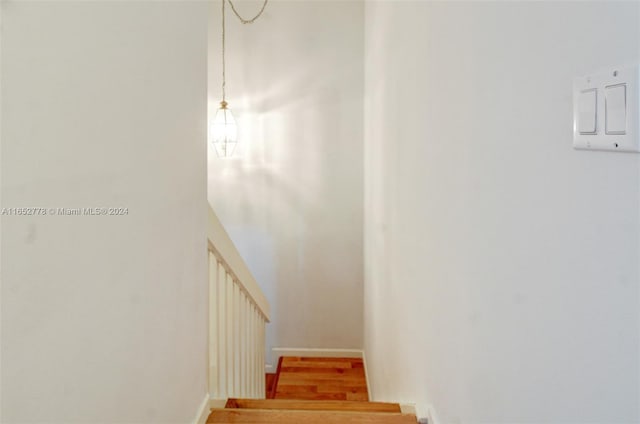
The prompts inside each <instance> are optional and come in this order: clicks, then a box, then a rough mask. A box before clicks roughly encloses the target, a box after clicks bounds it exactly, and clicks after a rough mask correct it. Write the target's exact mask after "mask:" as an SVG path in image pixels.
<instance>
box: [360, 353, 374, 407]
mask: <svg viewBox="0 0 640 424" xmlns="http://www.w3.org/2000/svg"><path fill="white" fill-rule="evenodd" d="M362 366H363V367H364V378H365V380H366V382H367V393H368V394H369V400H373V392H372V391H371V380H369V368H367V355H365V353H364V350H363V351H362Z"/></svg>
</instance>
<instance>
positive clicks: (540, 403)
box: [364, 1, 640, 424]
mask: <svg viewBox="0 0 640 424" xmlns="http://www.w3.org/2000/svg"><path fill="white" fill-rule="evenodd" d="M365 16H366V18H365V22H366V23H365V27H366V36H365V70H366V82H365V128H366V129H365V141H366V142H365V151H366V159H365V170H366V171H365V175H366V177H365V185H366V194H365V208H364V210H365V222H366V224H365V228H366V229H365V263H366V266H365V269H366V271H365V281H366V282H365V327H366V329H365V351H366V354H367V359H368V363H369V373H370V374H369V375H370V376H371V380H372V381H371V384H372V387H373V396H374V398H376V399H384V400H392V399H397V400H404V401H416V402H418V405H419V407H420V409H421V410H422V409H424V408H425V407H426V405H428V404H432V405H433V406H434V408H435V410H436V412H437V413H438V414H439V418H440V422H441V423H533V422H536V423H569V422H571V423H586V422H590V423H603V424H604V423H607V424H612V423H631V422H636V423H637V422H639V421H640V412H639V405H640V389H639V384H640V370H639V362H640V360H639V358H640V348H639V338H640V299H639V288H640V273H639V263H640V261H639V258H640V246H639V244H640V243H639V235H640V178H639V177H640V172H639V171H640V156H638V155H637V154H620V153H602V152H600V153H598V152H584V151H575V150H573V149H572V146H571V142H572V140H571V137H572V104H571V85H572V78H573V77H574V76H577V75H581V74H586V73H589V72H592V71H595V70H598V69H601V68H606V67H608V66H610V65H623V64H631V63H637V62H638V61H639V59H640V57H639V56H640V3H638V2H626V3H615V2H611V1H606V2H605V1H603V2H598V3H594V2H566V3H564V2H497V3H490V2H367V3H366V13H365Z"/></svg>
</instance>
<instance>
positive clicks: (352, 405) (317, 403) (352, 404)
mask: <svg viewBox="0 0 640 424" xmlns="http://www.w3.org/2000/svg"><path fill="white" fill-rule="evenodd" d="M226 407H227V408H241V409H286V410H292V409H293V410H305V411H359V412H363V411H364V412H388V413H400V405H398V404H397V403H387V402H359V401H342V400H293V399H266V400H265V399H229V400H228V401H227V405H226Z"/></svg>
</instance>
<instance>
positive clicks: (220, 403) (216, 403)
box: [209, 398, 227, 409]
mask: <svg viewBox="0 0 640 424" xmlns="http://www.w3.org/2000/svg"><path fill="white" fill-rule="evenodd" d="M226 404H227V399H213V398H211V399H209V409H220V408H224V407H225V405H226Z"/></svg>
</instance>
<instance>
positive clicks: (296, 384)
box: [207, 357, 416, 424]
mask: <svg viewBox="0 0 640 424" xmlns="http://www.w3.org/2000/svg"><path fill="white" fill-rule="evenodd" d="M275 384H276V386H275V387H274V388H273V390H272V391H271V392H272V395H273V397H275V399H237V398H231V399H228V400H227V402H226V405H225V407H224V408H219V409H215V408H214V409H212V410H211V414H210V415H209V417H208V419H207V423H254V424H260V423H263V424H272V423H273V424H276V423H277V424H294V423H295V424H300V423H310V424H315V423H318V424H319V423H327V424H333V423H336V424H337V423H349V424H375V423H380V424H382V423H385V424H409V423H411V424H416V417H415V415H412V414H403V413H402V411H401V408H400V405H398V404H397V403H385V402H368V401H367V399H368V393H367V392H366V380H365V376H364V370H363V369H362V360H360V359H350V358H293V357H292V358H281V360H280V362H279V365H278V373H277V375H276V376H275ZM363 387H364V393H363V390H362V388H363ZM350 397H351V398H354V399H364V400H346V399H348V398H350ZM332 398H336V399H342V400H332Z"/></svg>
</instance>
